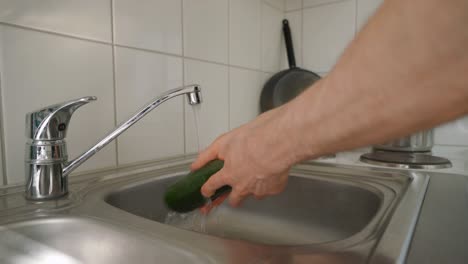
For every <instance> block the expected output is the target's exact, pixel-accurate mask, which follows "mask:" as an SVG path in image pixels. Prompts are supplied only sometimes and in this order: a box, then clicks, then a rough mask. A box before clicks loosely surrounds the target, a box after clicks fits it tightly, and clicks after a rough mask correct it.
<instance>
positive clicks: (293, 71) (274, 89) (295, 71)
mask: <svg viewBox="0 0 468 264" xmlns="http://www.w3.org/2000/svg"><path fill="white" fill-rule="evenodd" d="M283 33H284V40H285V42H286V51H287V54H288V62H289V69H287V70H283V71H280V72H278V73H276V74H275V75H273V76H272V77H271V78H270V79H269V80H268V81H267V82H266V83H265V85H264V86H263V90H262V94H261V95H260V110H261V111H262V112H266V111H268V110H270V109H273V108H275V107H278V106H280V105H282V104H284V103H286V102H288V101H290V100H291V99H293V98H294V97H296V96H297V95H299V94H300V93H301V92H303V91H304V90H305V89H307V88H308V87H310V86H311V85H312V84H313V83H314V82H316V81H317V80H319V79H320V76H318V75H317V74H316V73H313V72H311V71H308V70H304V69H301V68H299V67H297V66H296V58H295V57H294V49H293V44H292V38H291V30H290V29H289V21H288V20H287V19H284V20H283Z"/></svg>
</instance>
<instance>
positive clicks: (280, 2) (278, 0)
mask: <svg viewBox="0 0 468 264" xmlns="http://www.w3.org/2000/svg"><path fill="white" fill-rule="evenodd" d="M231 1H232V0H231ZM264 1H265V2H266V3H268V4H270V5H271V6H273V7H276V8H277V9H279V10H280V11H284V8H285V0H264Z"/></svg>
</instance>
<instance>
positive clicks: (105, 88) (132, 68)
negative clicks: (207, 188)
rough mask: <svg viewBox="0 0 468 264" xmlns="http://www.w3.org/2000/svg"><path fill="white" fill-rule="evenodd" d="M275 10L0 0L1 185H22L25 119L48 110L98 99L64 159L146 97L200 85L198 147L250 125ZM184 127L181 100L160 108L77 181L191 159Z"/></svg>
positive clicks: (262, 5) (255, 2)
mask: <svg viewBox="0 0 468 264" xmlns="http://www.w3.org/2000/svg"><path fill="white" fill-rule="evenodd" d="M284 6H285V3H284V0H197V1H195V0H144V1H143V0H141V1H125V0H113V1H111V0H81V1H63V0H43V1H34V0H0V76H1V78H0V89H1V90H0V92H1V95H2V103H1V106H2V109H1V115H0V118H1V121H2V122H0V124H2V123H3V126H4V129H3V131H4V135H3V136H2V137H0V138H2V140H1V141H0V144H2V143H3V144H4V148H3V149H4V153H0V167H1V165H2V163H1V160H2V158H1V155H3V157H4V158H5V160H6V162H5V163H6V164H3V166H5V167H6V179H7V183H8V184H11V183H19V182H23V181H24V168H23V160H24V143H25V140H26V138H25V136H24V134H25V133H24V117H25V114H26V113H27V112H28V111H32V110H34V109H37V108H40V107H43V106H47V105H50V104H54V103H57V102H61V101H65V100H70V99H73V98H78V97H81V96H87V95H96V96H97V97H98V101H96V102H93V103H91V104H89V105H86V106H83V107H82V108H81V109H79V110H78V111H77V112H76V113H75V115H74V117H73V119H72V121H71V123H70V128H69V133H68V136H67V141H68V150H69V155H70V157H71V158H73V157H74V156H76V155H77V154H79V153H81V152H82V151H84V150H86V149H87V148H88V147H89V146H91V145H92V144H93V143H94V142H95V141H96V140H98V139H99V138H100V137H102V136H103V135H104V134H105V133H106V132H107V131H109V130H110V129H112V128H113V127H114V126H115V125H116V124H117V123H118V122H121V121H122V120H124V119H125V118H126V117H127V116H128V115H129V114H131V113H132V112H134V111H135V110H136V109H137V108H139V107H140V106H141V105H142V104H144V103H145V102H147V101H148V100H150V99H151V98H152V97H154V96H156V95H158V94H159V93H161V92H162V91H164V90H167V89H170V88H174V87H177V86H180V85H183V84H190V83H192V82H195V83H199V84H201V86H202V89H203V95H204V100H205V101H204V103H203V105H202V117H201V124H200V127H201V134H202V135H201V143H202V144H201V145H202V146H206V145H207V144H209V143H210V142H211V141H212V140H213V139H214V138H216V137H217V136H218V135H219V134H220V133H223V132H225V131H227V130H229V129H230V128H234V127H236V126H238V125H240V124H242V123H244V122H246V121H248V120H250V119H252V118H253V117H255V116H256V115H257V113H258V97H259V92H260V90H261V88H262V85H263V82H264V81H265V79H266V78H267V77H268V76H270V75H271V74H273V73H274V72H276V71H277V70H279V68H280V61H281V59H280V54H281V52H280V49H281V48H282V46H281V42H282V38H281V20H282V18H283V16H284ZM193 123H194V122H193V114H192V112H191V109H190V108H189V107H188V106H186V104H185V102H184V100H183V98H178V99H176V100H172V101H171V102H167V103H165V104H164V105H163V106H161V107H160V108H159V109H156V110H155V111H154V112H152V113H150V114H149V115H148V116H147V117H146V118H145V119H143V120H142V121H140V123H138V124H136V125H135V126H134V127H132V128H131V129H130V130H129V131H127V132H126V133H125V134H123V135H122V136H121V137H120V138H119V139H118V141H117V142H114V143H111V144H110V145H109V146H107V147H106V148H105V149H104V150H102V151H101V152H100V153H98V154H97V155H95V156H94V157H93V158H92V159H91V160H89V161H87V162H86V163H85V164H84V165H83V166H82V167H81V168H80V169H79V170H77V171H83V170H96V169H102V168H109V167H115V166H120V165H125V164H131V163H138V162H142V161H148V160H155V159H160V158H164V157H169V156H175V155H181V154H184V153H193V152H195V151H197V147H196V139H195V133H194V125H193ZM1 131H2V130H0V133H1ZM0 149H2V148H0ZM2 171H3V170H2V169H1V168H0V184H1V182H2V181H1V179H2V177H3V176H2V175H1V174H2Z"/></svg>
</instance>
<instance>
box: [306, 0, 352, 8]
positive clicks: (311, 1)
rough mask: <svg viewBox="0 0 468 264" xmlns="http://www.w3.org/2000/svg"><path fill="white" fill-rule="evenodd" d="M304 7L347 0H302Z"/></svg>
mask: <svg viewBox="0 0 468 264" xmlns="http://www.w3.org/2000/svg"><path fill="white" fill-rule="evenodd" d="M303 1H304V7H314V6H319V5H325V4H329V3H335V2H340V1H347V0H303Z"/></svg>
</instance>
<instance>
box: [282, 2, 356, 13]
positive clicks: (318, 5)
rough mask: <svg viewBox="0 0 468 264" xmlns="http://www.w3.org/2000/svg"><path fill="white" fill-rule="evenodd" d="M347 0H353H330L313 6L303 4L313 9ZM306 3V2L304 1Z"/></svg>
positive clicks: (305, 7)
mask: <svg viewBox="0 0 468 264" xmlns="http://www.w3.org/2000/svg"><path fill="white" fill-rule="evenodd" d="M346 1H352V0H334V1H330V2H326V3H320V4H315V5H311V6H303V7H302V9H303V10H304V9H312V8H317V7H322V6H328V5H334V4H338V3H341V2H346ZM303 4H304V2H303ZM288 12H289V11H288Z"/></svg>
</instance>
